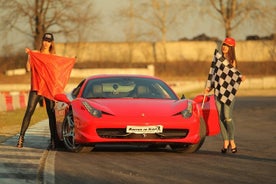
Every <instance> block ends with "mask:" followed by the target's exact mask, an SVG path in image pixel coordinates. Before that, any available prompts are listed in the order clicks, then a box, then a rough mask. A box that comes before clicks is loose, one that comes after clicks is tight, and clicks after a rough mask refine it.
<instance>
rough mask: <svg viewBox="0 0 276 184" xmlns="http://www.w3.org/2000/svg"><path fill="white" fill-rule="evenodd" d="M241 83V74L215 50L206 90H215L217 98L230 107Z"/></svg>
mask: <svg viewBox="0 0 276 184" xmlns="http://www.w3.org/2000/svg"><path fill="white" fill-rule="evenodd" d="M240 83H241V73H240V72H239V71H238V70H237V69H236V68H234V67H233V66H232V65H231V64H230V63H229V61H227V60H226V59H225V58H224V57H222V55H221V54H220V53H219V52H218V50H215V53H214V58H213V61H212V64H211V67H210V71H209V75H208V80H207V82H206V88H210V89H214V92H215V96H216V98H217V99H218V100H219V101H221V102H223V103H225V104H226V105H230V104H231V102H232V101H233V99H234V97H235V95H236V93H237V91H238V88H239V86H240Z"/></svg>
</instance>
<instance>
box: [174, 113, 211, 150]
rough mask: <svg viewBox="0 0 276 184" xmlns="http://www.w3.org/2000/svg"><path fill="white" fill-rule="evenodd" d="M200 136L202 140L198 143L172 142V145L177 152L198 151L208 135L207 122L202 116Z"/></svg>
mask: <svg viewBox="0 0 276 184" xmlns="http://www.w3.org/2000/svg"><path fill="white" fill-rule="evenodd" d="M199 136H200V141H199V142H198V143H197V144H171V145H170V147H171V149H172V150H173V151H176V152H183V153H194V152H196V151H198V150H199V149H200V147H201V146H202V144H203V143H204V141H205V137H206V124H205V121H204V119H203V118H202V117H201V118H200V127H199Z"/></svg>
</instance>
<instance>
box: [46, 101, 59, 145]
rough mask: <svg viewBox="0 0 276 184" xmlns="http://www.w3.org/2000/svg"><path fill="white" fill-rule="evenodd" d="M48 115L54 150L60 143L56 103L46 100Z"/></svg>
mask: <svg viewBox="0 0 276 184" xmlns="http://www.w3.org/2000/svg"><path fill="white" fill-rule="evenodd" d="M45 103H46V109H47V114H48V118H49V127H50V133H51V147H52V148H53V149H54V148H55V145H56V144H57V143H58V136H57V128H56V115H55V102H54V101H52V100H50V99H48V98H45Z"/></svg>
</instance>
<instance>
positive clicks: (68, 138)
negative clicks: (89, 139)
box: [62, 110, 94, 152]
mask: <svg viewBox="0 0 276 184" xmlns="http://www.w3.org/2000/svg"><path fill="white" fill-rule="evenodd" d="M62 135H63V141H64V145H65V147H66V148H67V149H68V150H69V151H71V152H90V151H92V150H93V148H94V147H93V146H83V145H80V144H76V143H75V126H74V118H73V112H72V111H71V110H70V111H69V112H68V113H67V115H66V117H65V119H64V122H63V125H62Z"/></svg>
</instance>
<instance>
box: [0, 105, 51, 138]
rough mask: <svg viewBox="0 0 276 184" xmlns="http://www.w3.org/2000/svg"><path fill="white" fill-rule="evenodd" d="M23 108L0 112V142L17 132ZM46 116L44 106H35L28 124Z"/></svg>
mask: <svg viewBox="0 0 276 184" xmlns="http://www.w3.org/2000/svg"><path fill="white" fill-rule="evenodd" d="M25 110H26V109H25V108H24V109H16V110H14V111H8V112H0V142H2V141H3V140H5V139H6V138H8V137H10V136H13V135H15V134H17V133H19V131H20V128H21V123H22V120H23V117H24V114H25ZM47 118H48V116H47V113H46V109H45V107H37V108H36V110H35V112H34V114H33V116H32V119H31V122H30V126H31V125H33V124H35V123H37V122H39V121H41V120H44V119H47Z"/></svg>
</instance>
